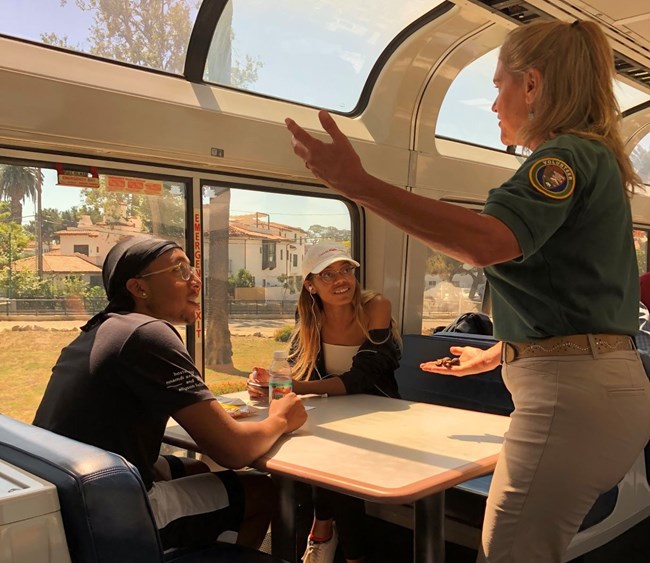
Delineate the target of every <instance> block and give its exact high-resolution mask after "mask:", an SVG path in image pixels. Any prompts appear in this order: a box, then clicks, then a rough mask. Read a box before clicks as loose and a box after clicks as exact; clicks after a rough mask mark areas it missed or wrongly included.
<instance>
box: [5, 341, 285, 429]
mask: <svg viewBox="0 0 650 563" xmlns="http://www.w3.org/2000/svg"><path fill="white" fill-rule="evenodd" d="M78 334H79V332H78V331H76V330H71V331H24V332H23V331H10V330H4V331H0V389H1V390H2V402H1V403H0V405H1V406H0V412H2V414H6V415H7V416H10V417H12V418H15V419H18V420H22V421H23V422H31V421H32V420H33V418H34V413H35V412H36V408H37V407H38V404H39V402H40V400H41V397H42V396H43V392H44V391H45V387H46V386H47V382H48V380H49V378H50V374H51V372H52V366H53V365H54V364H55V363H56V360H57V358H58V357H59V353H60V352H61V349H62V348H63V347H64V346H66V345H67V344H69V343H70V342H71V341H72V340H73V339H74V338H75V337H76V336H77V335H78ZM231 338H232V347H233V367H232V368H231V369H228V370H225V371H215V370H206V373H205V379H206V383H207V384H208V387H209V388H210V389H211V390H212V392H213V393H215V394H216V395H219V394H222V393H230V392H233V391H241V390H243V389H245V388H246V378H247V377H248V374H249V372H250V371H251V370H252V368H253V367H254V366H263V367H268V365H269V364H270V363H271V358H272V356H273V351H274V350H279V349H282V348H286V344H285V343H282V342H276V341H274V340H273V339H272V338H263V337H262V338H261V337H256V336H232V337H231Z"/></svg>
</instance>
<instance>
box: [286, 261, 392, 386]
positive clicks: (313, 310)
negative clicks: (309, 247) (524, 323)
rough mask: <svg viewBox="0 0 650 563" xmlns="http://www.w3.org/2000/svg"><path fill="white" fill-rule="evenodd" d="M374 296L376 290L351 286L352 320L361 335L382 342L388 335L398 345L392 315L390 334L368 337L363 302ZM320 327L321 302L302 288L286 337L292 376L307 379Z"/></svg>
mask: <svg viewBox="0 0 650 563" xmlns="http://www.w3.org/2000/svg"><path fill="white" fill-rule="evenodd" d="M310 275H311V274H310ZM307 279H309V277H308V278H307ZM377 295H379V292H377V291H371V290H361V288H360V286H359V284H358V283H357V284H356V285H355V289H354V295H353V296H352V307H353V308H354V318H355V321H356V322H357V324H358V325H359V326H360V327H361V330H363V334H364V335H365V337H366V338H367V339H368V340H370V341H371V342H372V343H374V344H383V343H384V342H386V340H389V339H391V338H392V339H393V340H394V341H395V342H396V343H397V345H398V346H399V347H400V348H401V347H402V338H401V336H400V334H399V330H398V329H397V323H396V322H395V319H393V318H391V320H390V334H389V335H388V336H387V337H386V339H385V340H382V341H380V342H375V341H374V340H373V339H372V338H371V337H370V333H369V332H368V319H367V317H366V313H365V310H364V305H365V304H366V303H368V302H369V301H371V300H372V299H374V298H375V297H376V296H377ZM322 328H323V302H322V300H321V298H320V297H319V296H318V295H314V294H312V293H309V292H308V291H307V290H306V289H305V288H304V287H303V289H302V291H301V292H300V297H299V298H298V320H297V321H296V326H295V328H294V329H293V332H292V334H291V340H290V349H291V351H292V352H291V354H290V356H289V359H290V360H292V361H293V368H292V371H293V377H294V379H298V380H303V379H307V378H308V377H309V374H310V373H311V372H312V371H313V369H314V367H315V366H316V359H317V358H318V353H319V352H320V349H321V343H320V333H321V330H322Z"/></svg>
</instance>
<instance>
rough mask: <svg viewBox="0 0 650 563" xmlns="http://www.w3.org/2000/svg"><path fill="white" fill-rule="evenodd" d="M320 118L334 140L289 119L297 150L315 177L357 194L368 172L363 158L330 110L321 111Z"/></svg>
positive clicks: (294, 148)
mask: <svg viewBox="0 0 650 563" xmlns="http://www.w3.org/2000/svg"><path fill="white" fill-rule="evenodd" d="M318 119H319V120H320V122H321V125H322V126H323V129H325V131H326V132H327V133H328V134H329V136H330V137H331V139H332V142H331V143H326V142H323V141H320V140H318V139H316V138H315V137H312V136H311V135H310V134H309V133H307V131H305V130H304V129H303V128H302V127H300V125H298V124H297V123H296V122H295V121H294V120H293V119H290V118H287V119H285V123H286V125H287V128H288V129H289V131H290V132H291V135H292V138H291V146H292V147H293V152H294V153H296V155H297V156H299V157H300V158H302V159H303V160H304V161H305V166H306V167H307V168H308V169H309V170H311V172H312V173H313V174H314V176H316V177H317V178H320V179H321V180H323V181H324V182H326V183H327V184H328V185H329V186H331V187H332V188H333V189H335V190H337V191H339V192H342V193H343V194H346V195H350V196H353V195H354V192H355V186H356V185H358V184H359V183H360V181H361V179H362V178H363V177H364V176H365V175H366V171H365V170H364V169H363V166H362V165H361V159H360V158H359V155H358V154H357V153H356V151H355V150H354V148H353V147H352V144H351V143H350V141H349V139H348V138H347V137H346V136H345V135H344V134H343V133H342V132H341V130H340V129H339V128H338V126H337V125H336V122H335V121H334V119H332V116H331V115H330V114H329V113H327V112H326V111H325V110H321V111H320V112H318Z"/></svg>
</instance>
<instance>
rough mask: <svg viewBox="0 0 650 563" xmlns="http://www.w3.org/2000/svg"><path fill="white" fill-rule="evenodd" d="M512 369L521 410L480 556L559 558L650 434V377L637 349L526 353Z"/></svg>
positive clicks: (501, 465)
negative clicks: (576, 353)
mask: <svg viewBox="0 0 650 563" xmlns="http://www.w3.org/2000/svg"><path fill="white" fill-rule="evenodd" d="M503 379H504V382H505V384H506V386H507V387H508V389H509V390H510V392H511V393H512V398H513V402H514V405H515V410H514V412H513V413H512V416H511V418H512V422H511V425H510V429H509V430H508V432H507V434H506V437H505V442H504V445H503V450H502V452H501V455H500V457H499V460H498V462H497V466H496V469H495V472H494V478H493V479H492V485H491V488H490V494H489V496H488V500H487V507H486V513H485V521H484V525H483V538H482V546H481V547H482V550H481V552H479V557H478V561H479V562H485V561H487V562H489V563H506V562H507V563H559V562H560V561H561V560H562V556H563V554H564V552H565V551H566V549H567V547H568V545H569V543H570V541H571V539H572V538H573V536H574V535H575V534H576V532H577V531H578V528H579V526H580V524H581V523H582V520H583V519H584V517H585V515H586V514H587V512H588V511H589V509H590V508H591V507H592V505H593V503H594V502H595V501H596V499H597V498H598V496H599V495H600V494H601V493H603V492H605V491H607V490H609V489H611V488H612V487H613V486H614V485H616V483H618V482H619V481H620V479H621V478H622V477H623V476H624V475H625V473H626V472H627V470H628V469H629V468H630V467H631V466H632V464H633V463H634V461H635V460H636V458H637V456H638V455H639V453H640V452H641V450H642V449H643V447H644V446H645V445H646V443H647V442H648V440H649V439H650V384H649V383H648V379H647V377H646V374H645V372H644V370H643V367H642V364H641V361H640V360H639V357H638V353H637V352H636V351H624V352H612V353H609V354H600V355H596V357H594V356H593V355H592V354H589V355H584V356H583V355H580V356H552V357H542V358H524V359H520V360H515V361H513V362H512V363H510V364H508V365H506V364H504V366H503Z"/></svg>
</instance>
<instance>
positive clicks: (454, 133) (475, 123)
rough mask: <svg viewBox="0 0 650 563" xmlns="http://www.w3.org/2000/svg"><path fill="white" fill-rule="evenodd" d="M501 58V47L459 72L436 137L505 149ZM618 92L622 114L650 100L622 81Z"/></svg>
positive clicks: (447, 100)
mask: <svg viewBox="0 0 650 563" xmlns="http://www.w3.org/2000/svg"><path fill="white" fill-rule="evenodd" d="M498 56H499V49H498V48H497V49H494V50H492V51H489V52H488V53H486V54H485V55H483V56H482V57H480V58H478V59H476V60H475V61H473V62H472V63H471V64H469V65H467V66H466V67H465V68H464V69H463V70H461V71H460V72H459V73H458V76H456V78H455V79H454V81H453V82H452V83H451V86H450V87H449V90H448V91H447V94H446V96H445V99H444V100H443V103H442V105H441V107H440V114H439V115H438V122H437V124H436V136H438V137H445V138H448V139H453V140H455V141H461V142H465V143H471V144H475V145H480V146H484V147H489V148H493V149H500V150H505V147H504V145H503V144H502V143H501V139H500V131H499V126H498V120H497V117H496V114H495V113H494V112H493V111H492V103H493V102H494V98H495V97H496V90H495V88H494V83H493V82H492V78H493V76H494V71H495V69H496V66H497V59H498ZM614 93H615V94H616V98H617V99H618V103H619V106H620V108H621V111H626V110H628V109H630V108H633V107H634V106H637V105H639V104H642V103H644V102H646V101H648V100H650V95H648V94H647V93H645V92H643V91H642V90H640V89H639V88H636V87H634V86H629V85H628V84H626V83H624V82H622V81H620V80H616V81H615V83H614Z"/></svg>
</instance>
